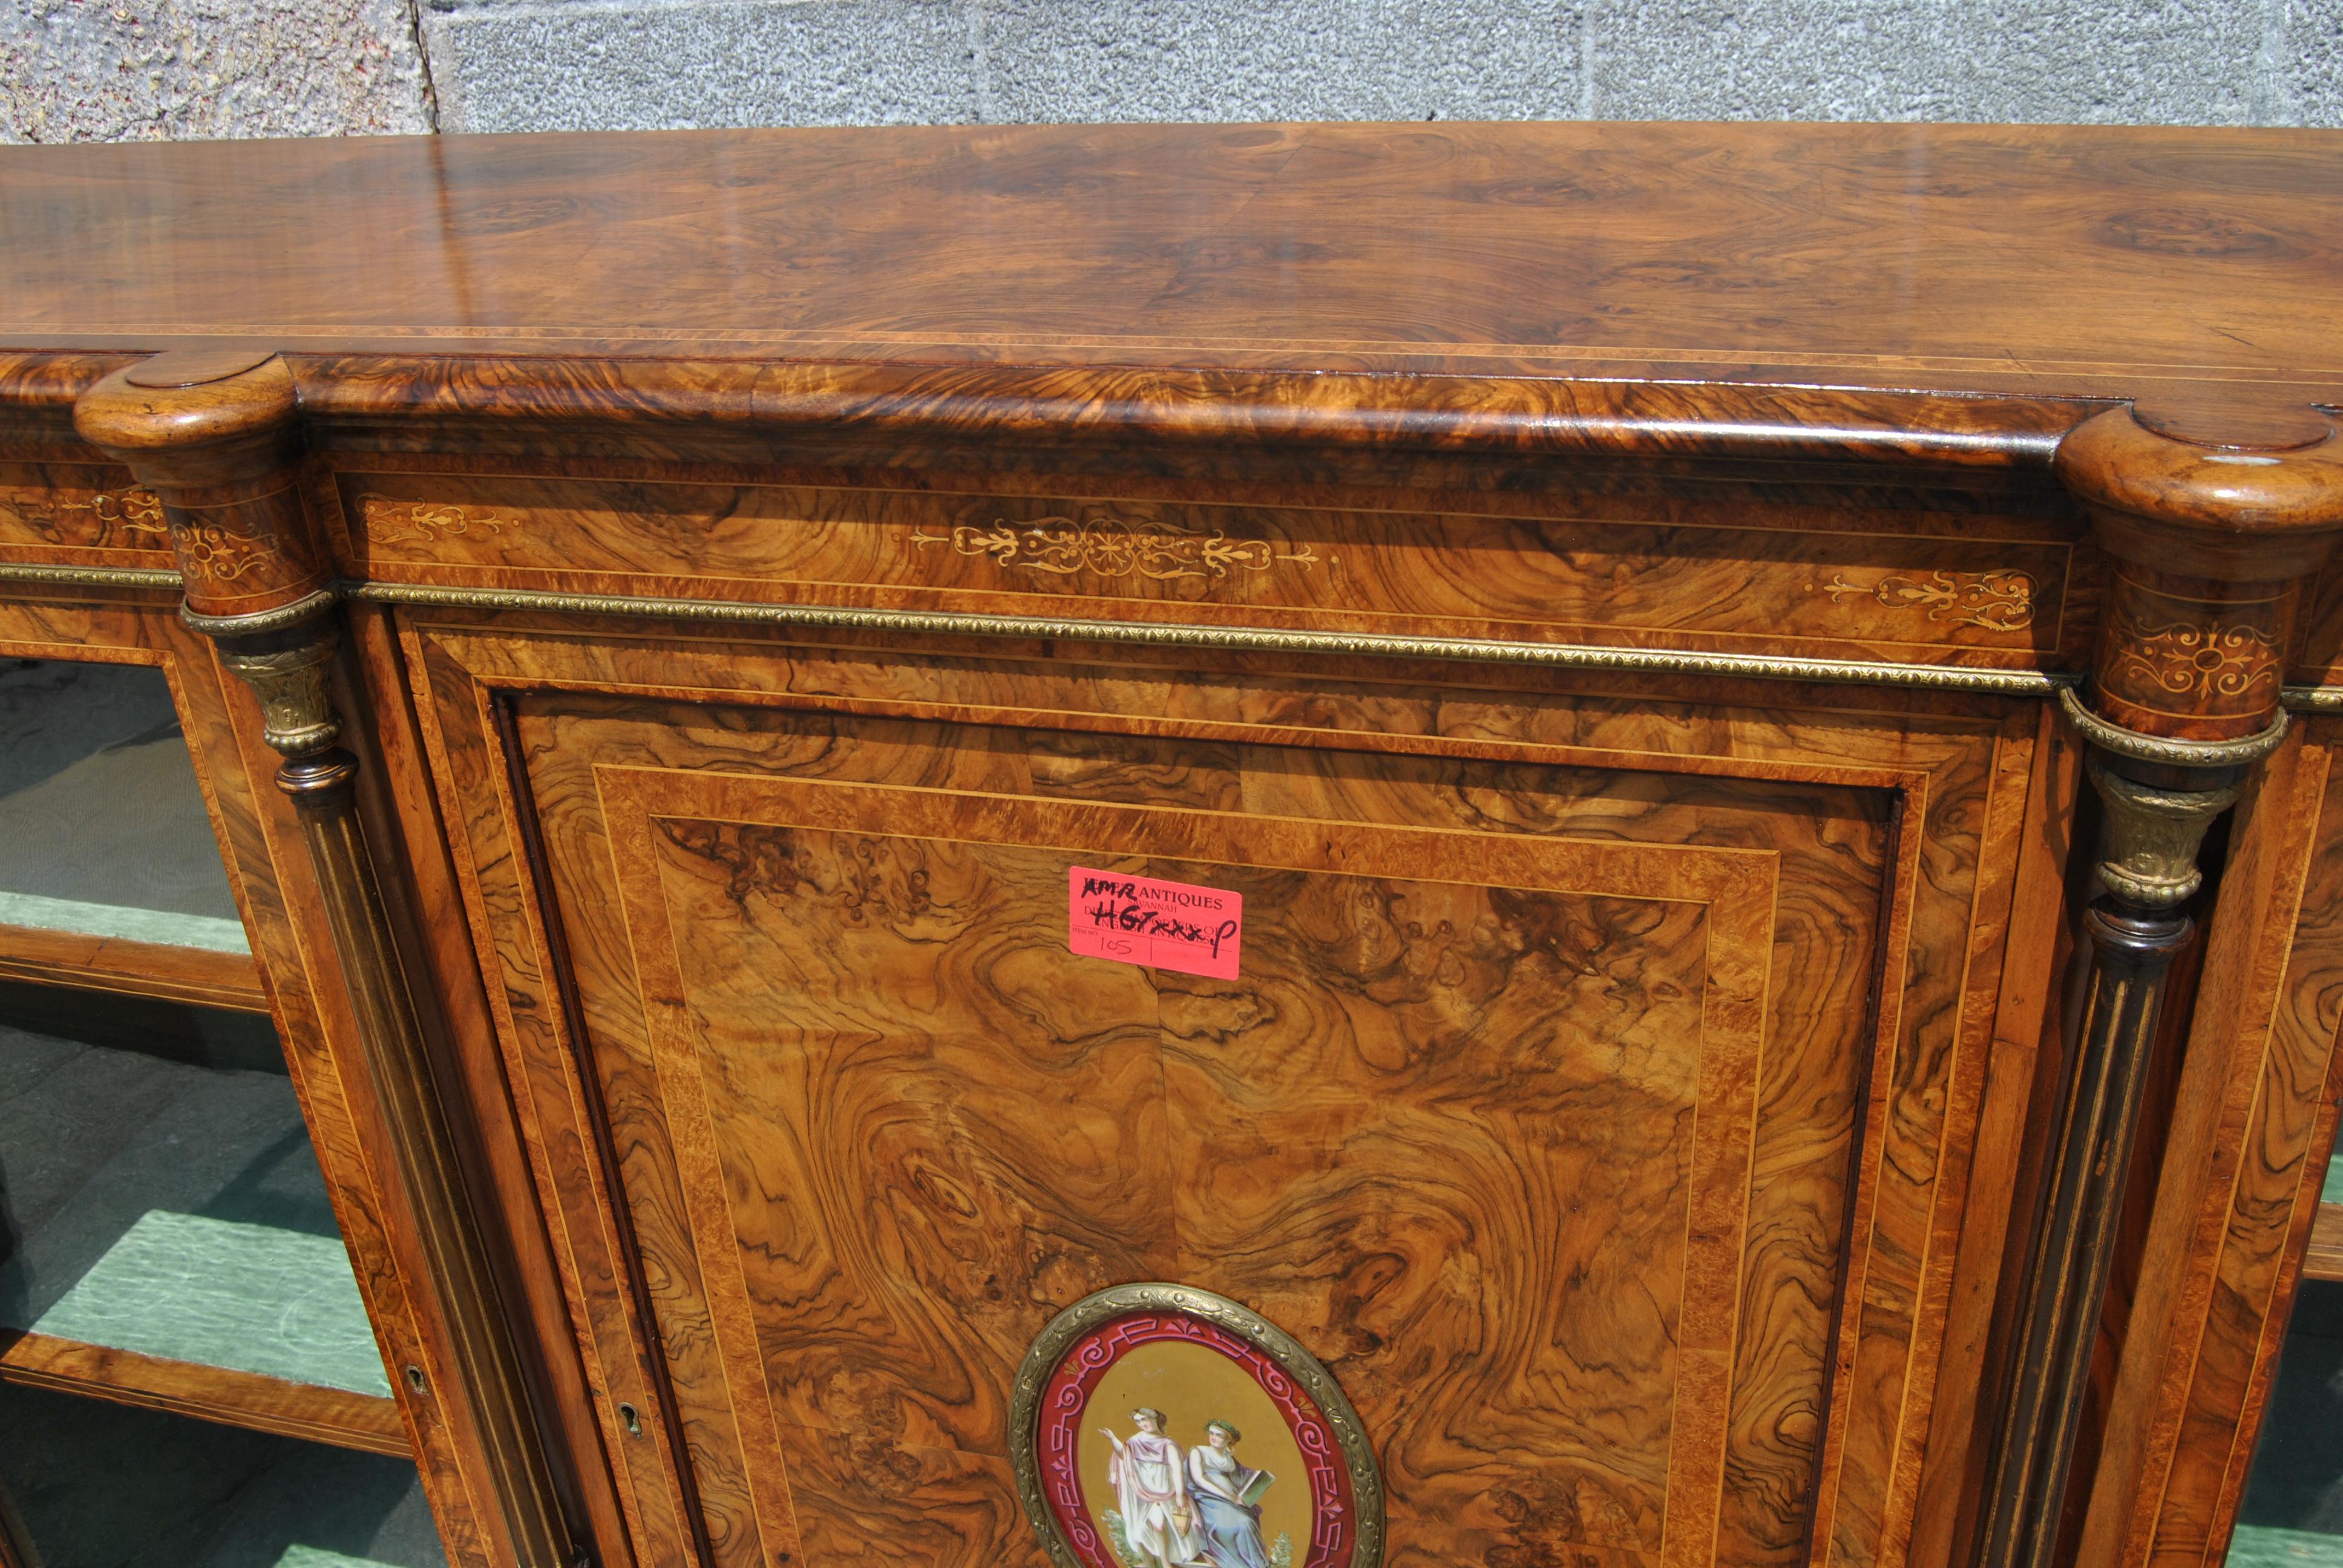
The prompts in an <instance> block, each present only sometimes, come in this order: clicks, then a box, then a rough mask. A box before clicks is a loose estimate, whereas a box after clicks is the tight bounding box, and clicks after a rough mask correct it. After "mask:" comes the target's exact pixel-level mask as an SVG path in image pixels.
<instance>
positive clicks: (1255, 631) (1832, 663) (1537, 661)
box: [342, 583, 2080, 697]
mask: <svg viewBox="0 0 2343 1568" xmlns="http://www.w3.org/2000/svg"><path fill="white" fill-rule="evenodd" d="M342 591H343V592H344V593H346V594H347V595H348V596H349V597H350V598H359V599H365V600H367V602H368V603H372V604H397V605H422V606H428V607H431V608H440V609H498V610H537V611H541V612H546V613H550V614H556V615H631V616H649V617H655V618H660V619H668V620H700V621H714V622H718V623H719V624H725V625H732V626H779V627H802V628H819V629H821V630H828V631H877V632H890V633H892V632H917V633H922V634H928V635H935V636H944V637H981V638H1023V639H1029V640H1037V641H1069V642H1104V643H1113V644H1117V645H1120V646H1122V647H1137V648H1211V649H1215V650H1219V651H1222V652H1230V653H1300V654H1312V655H1320V656H1332V657H1337V658H1341V657H1356V656H1365V657H1370V658H1420V659H1446V660H1456V661H1460V662H1463V663H1470V664H1513V665H1527V666H1531V667H1534V668H1546V669H1584V670H1600V671H1609V672H1613V673H1618V674H1627V675H1722V676H1734V677H1738V678H1744V679H1750V680H1804V681H1826V682H1831V683H1834V684H1837V685H1854V686H1894V687H1903V688H1907V689H1916V690H1923V691H1973V692H1989V693H1992V694H1994V695H1996V696H2005V697H2047V696H2049V695H2050V694H2051V693H2053V692H2055V691H2056V690H2057V689H2059V688H2061V687H2062V686H2069V685H2072V684H2073V683H2074V682H2075V681H2077V680H2078V679H2079V678H2080V677H2078V676H2073V675H2046V674H2043V673H2041V672H2039V671H2036V670H2030V669H1971V668H1959V667H1956V666H1944V665H1926V664H1887V663H1872V662H1866V661H1862V660H1855V659H1828V658H1774V657H1769V656H1762V655H1755V654H1740V653H1697V652H1692V651H1688V650H1684V649H1674V648H1596V647H1590V646H1587V645H1585V644H1583V643H1537V642H1491V641H1482V640H1477V639H1473V638H1446V637H1395V636H1391V635H1388V634H1385V633H1381V632H1318V631H1280V630H1277V629H1274V628H1263V627H1236V626H1197V625H1194V624H1192V623H1190V622H1178V621H1172V622H1160V623H1159V622H1145V621H1097V620H1064V619H1057V618H1044V617H1036V616H1010V615H958V614H952V613H949V612H945V611H938V610H890V609H854V608H846V607H840V606H831V605H792V604H750V603H744V602H741V601H739V600H734V599H677V598H622V597H618V596H616V595H607V594H568V593H542V592H538V591H535V590H532V589H527V588H436V587H427V586H422V585H417V584H411V583H345V584H343V585H342Z"/></svg>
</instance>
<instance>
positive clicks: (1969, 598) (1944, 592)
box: [1823, 571, 2035, 631]
mask: <svg viewBox="0 0 2343 1568" xmlns="http://www.w3.org/2000/svg"><path fill="white" fill-rule="evenodd" d="M1823 587H1824V588H1825V591H1827V592H1828V593H1829V594H1830V596H1831V601H1832V602H1833V603H1834V604H1845V602H1846V601H1847V599H1848V598H1850V597H1855V598H1865V597H1868V598H1872V599H1875V600H1876V601H1877V602H1879V603H1880V604H1883V605H1885V606H1886V607H1887V608H1890V609H1918V610H1926V612H1927V615H1928V618H1929V619H1930V620H1932V621H1937V622H1941V623H1944V624H1946V625H1951V626H1974V627H1977V628H1981V629H1983V630H1986V631H2023V630H2025V629H2026V628H2027V627H2029V626H2031V625H2033V624H2034V588H2035V584H2034V578H2032V577H2030V576H2029V575H2027V574H2026V573H2025V572H2018V571H1990V572H1950V571H1938V572H1930V573H1929V574H1928V575H1927V576H1926V577H1925V578H1921V577H1906V576H1903V575H1901V574H1897V573H1891V574H1890V575H1888V576H1886V577H1884V578H1880V579H1879V580H1878V581H1876V582H1874V583H1851V582H1849V581H1847V580H1846V574H1845V573H1844V572H1842V573H1840V574H1839V575H1837V576H1836V577H1834V578H1831V580H1830V581H1829V582H1827V583H1825V584H1824V585H1823Z"/></svg>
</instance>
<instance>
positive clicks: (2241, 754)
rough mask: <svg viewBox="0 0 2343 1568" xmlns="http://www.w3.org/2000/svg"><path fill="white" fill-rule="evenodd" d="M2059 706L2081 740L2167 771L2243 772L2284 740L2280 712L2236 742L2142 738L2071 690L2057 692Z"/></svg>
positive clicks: (2283, 713)
mask: <svg viewBox="0 0 2343 1568" xmlns="http://www.w3.org/2000/svg"><path fill="white" fill-rule="evenodd" d="M2058 706H2059V707H2060V708H2061V709H2064V710H2065V712H2066V721H2067V722H2068V723H2069V724H2072V725H2073V726H2074V727H2075V729H2076V730H2077V733H2079V734H2080V735H2081V736H2082V738H2083V739H2086V740H2087V741H2089V742H2090V743H2091V744H2092V745H2094V746H2096V747H2097V748H2098V749H2100V750H2102V751H2110V752H2113V753H2114V754H2115V755H2117V757H2128V758H2130V759H2133V760H2134V761H2137V762H2155V763H2160V764H2162V765H2163V766H2165V767H2167V768H2242V767H2245V766H2246V765H2247V763H2250V762H2258V761H2260V760H2261V759H2263V758H2265V757H2267V756H2268V755H2269V754H2270V753H2271V752H2273V751H2275V750H2277V749H2278V742H2279V741H2281V740H2283V739H2286V726H2287V712H2286V709H2283V708H2281V709H2278V717H2277V718H2275V719H2271V720H2270V722H2269V727H2268V729H2263V730H2262V731H2260V732H2259V733H2258V734H2255V735H2248V736H2246V737H2245V738H2244V739H2239V740H2178V739H2173V738H2171V737H2169V736H2164V735H2143V734H2141V733H2140V732H2139V731H2138V730H2137V729H2126V728H2125V727H2124V726H2122V725H2120V724H2110V723H2108V722H2107V720H2106V719H2102V718H2100V717H2099V716H2098V715H2097V714H2096V713H2094V712H2092V711H2091V710H2090V709H2087V708H2086V707H2084V706H2083V699H2082V698H2081V697H2079V696H2077V694H2076V691H2075V689H2074V688H2073V687H2071V686H2062V687H2060V688H2059V689H2058Z"/></svg>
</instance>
